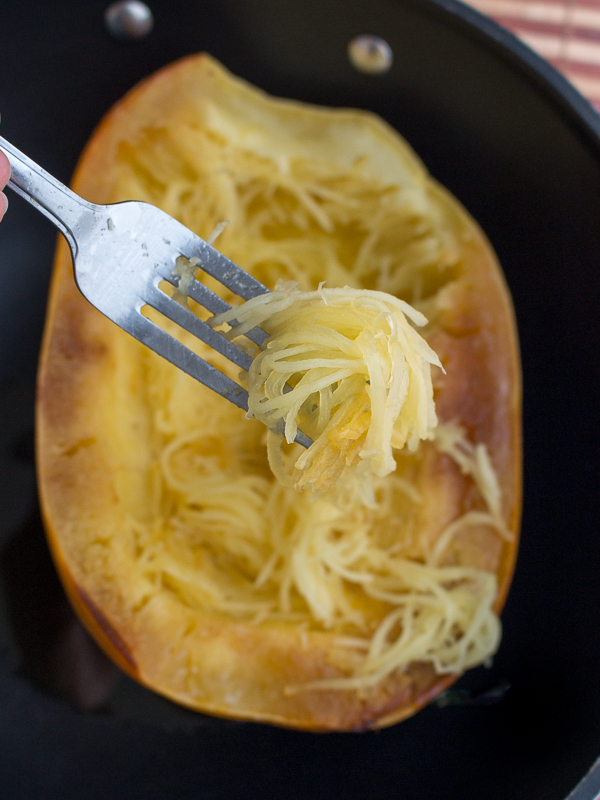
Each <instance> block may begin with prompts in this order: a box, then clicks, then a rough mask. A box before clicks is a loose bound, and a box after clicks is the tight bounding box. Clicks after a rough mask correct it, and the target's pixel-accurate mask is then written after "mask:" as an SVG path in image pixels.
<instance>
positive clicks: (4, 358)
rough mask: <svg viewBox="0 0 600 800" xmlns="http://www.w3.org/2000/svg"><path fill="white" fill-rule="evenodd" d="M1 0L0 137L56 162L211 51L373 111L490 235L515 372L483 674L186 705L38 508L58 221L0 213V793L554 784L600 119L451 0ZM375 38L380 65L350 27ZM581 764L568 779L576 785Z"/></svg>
mask: <svg viewBox="0 0 600 800" xmlns="http://www.w3.org/2000/svg"><path fill="white" fill-rule="evenodd" d="M149 2H150V4H151V6H152V10H153V12H154V16H155V29H154V32H153V33H152V34H151V35H150V36H149V37H148V38H147V39H144V40H142V41H140V42H137V43H132V42H122V41H118V40H115V39H113V38H111V37H110V36H109V35H108V34H107V33H106V31H105V30H104V28H103V22H102V15H103V11H104V7H105V4H104V2H98V1H97V0H87V2H85V3H82V2H77V0H57V2H54V3H51V2H44V1H43V0H21V2H20V3H19V4H16V3H8V2H7V0H3V1H2V0H0V110H1V111H2V114H3V119H2V133H3V135H4V136H5V137H6V138H8V139H9V140H10V141H12V142H14V143H15V144H16V145H17V146H18V147H20V148H21V149H22V150H23V151H25V152H27V153H29V154H30V155H31V156H32V157H33V158H34V159H35V160H36V161H38V162H39V163H40V164H42V165H43V166H45V167H46V168H47V169H48V170H49V171H50V172H52V173H53V174H55V175H56V176H57V177H58V178H59V179H61V180H63V181H68V179H69V176H70V174H71V172H72V170H73V168H74V166H75V162H76V159H77V156H78V154H79V152H80V151H81V148H82V147H83V145H84V143H85V141H86V140H87V138H88V137H89V135H90V133H91V131H92V129H93V127H94V125H95V124H96V123H97V121H98V120H99V119H100V117H101V116H102V114H103V113H104V112H105V111H106V110H107V109H108V108H109V106H110V105H111V104H112V103H113V102H114V101H116V100H117V99H118V98H119V97H120V96H121V95H122V94H123V93H124V92H125V91H126V90H127V89H129V88H130V87H131V86H132V85H133V84H134V83H135V82H136V81H137V80H139V79H140V78H142V77H143V76H145V75H147V74H149V73H150V72H152V71H154V70H155V69H157V68H159V67H161V66H163V65H164V64H166V63H167V62H169V61H172V60H174V59H175V58H178V57H180V56H182V55H184V54H186V53H190V52H195V51H198V50H208V51H209V52H211V53H212V54H213V55H214V56H216V57H217V58H218V59H220V60H221V61H222V62H223V63H224V64H225V65H226V66H227V67H228V68H229V69H230V70H232V71H233V72H234V73H237V74H238V75H241V76H243V77H244V78H247V79H248V80H250V81H251V82H252V83H254V84H256V85H258V86H261V87H263V88H264V89H266V90H267V91H269V92H272V93H274V94H277V95H282V96H286V97H294V98H298V99H302V100H308V101H311V102H317V103H324V104H329V105H337V106H339V105H347V106H358V107H361V108H368V109H370V110H372V111H375V112H377V113H379V114H381V115H382V116H383V117H384V118H385V119H387V120H388V121H389V122H390V123H391V124H392V125H394V126H395V127H396V128H397V129H398V130H399V131H400V132H401V133H402V134H403V135H404V136H405V137H406V138H407V139H408V140H409V141H410V142H411V143H412V145H413V146H414V147H415V149H416V150H417V152H418V153H419V154H420V155H421V157H422V158H423V160H424V161H425V163H426V164H427V166H428V167H429V169H430V171H431V172H432V173H433V175H434V176H435V177H436V178H437V179H438V180H440V181H441V182H442V183H443V184H445V185H446V186H448V188H449V189H450V190H451V191H452V192H454V194H455V195H456V196H457V197H458V198H459V199H460V200H461V201H462V202H463V203H464V204H465V205H466V207H467V208H468V209H469V210H470V211H471V213H472V214H473V215H474V216H475V218H476V219H478V220H479V222H480V223H481V225H482V226H483V228H484V230H485V231H486V232H487V234H488V236H489V237H490V239H491V241H492V243H493V244H494V246H495V248H496V250H497V252H498V255H499V257H500V261H501V262H502V264H503V267H504V270H505V272H506V276H507V279H508V282H509V284H510V288H511V290H512V292H513V295H514V299H515V305H516V310H517V316H518V322H519V329H520V335H521V344H522V350H523V368H524V376H525V417H524V423H525V506H524V520H523V534H522V546H521V552H520V556H519V561H518V566H517V570H516V575H515V580H514V584H513V588H512V591H511V593H510V596H509V600H508V604H507V606H506V610H505V612H504V614H503V623H504V628H505V633H504V640H503V643H502V646H501V648H500V652H499V653H498V656H497V657H496V658H495V659H494V664H493V667H492V668H491V669H487V670H486V669H484V668H479V669H476V670H473V671H472V672H470V673H469V674H468V675H466V676H465V677H464V678H462V679H461V680H460V682H459V683H458V684H457V686H456V688H455V689H453V690H451V692H450V693H449V694H447V695H446V696H445V697H444V698H443V699H442V702H441V703H437V704H436V703H434V704H432V705H431V706H430V707H428V708H427V709H425V710H424V711H422V712H421V713H419V714H418V715H417V716H415V717H414V718H412V719H410V720H407V721H406V722H403V723H401V724H400V725H397V726H395V727H393V728H391V729H388V730H384V731H381V732H378V733H367V734H360V735H348V734H345V735H313V734H306V733H296V732H291V731H285V730H278V729H275V728H271V727H268V726H260V725H254V724H241V723H232V722H225V721H221V720H214V719H211V718H207V717H203V716H200V715H195V714H192V713H191V712H187V711H185V710H183V709H179V708H177V707H176V706H173V705H171V704H170V703H168V702H167V701H165V700H163V699H161V698H159V697H157V696H155V695H152V694H151V693H149V692H146V691H145V690H144V689H142V688H140V687H138V686H137V685H136V684H134V683H133V682H130V681H129V680H128V679H126V678H123V677H120V676H119V675H118V673H116V672H115V671H114V668H113V667H112V666H111V665H110V664H108V663H107V662H106V661H105V660H104V658H103V657H102V655H101V654H99V653H98V651H97V650H96V649H95V647H94V646H93V644H91V643H90V641H89V639H88V638H87V635H86V634H85V633H84V632H83V630H82V629H81V627H80V626H79V625H78V623H77V622H76V621H75V619H74V618H73V616H72V614H71V612H70V610H69V608H68V605H67V604H66V602H65V600H64V597H63V595H62V593H61V590H60V587H59V585H58V582H57V580H56V577H55V575H54V572H53V568H52V565H51V562H50V560H49V557H48V554H47V551H46V548H45V543H44V539H43V534H42V530H41V525H40V523H39V519H38V516H37V504H36V495H35V483H34V471H33V460H32V437H33V433H32V418H33V386H34V379H35V368H36V359H37V351H38V346H39V339H40V335H41V329H42V324H43V316H44V305H45V297H46V291H47V282H48V277H49V273H50V267H51V262H52V251H53V245H54V231H53V230H52V229H51V226H50V224H49V223H48V224H46V222H45V221H44V220H43V219H42V218H41V217H40V216H39V215H37V214H36V213H35V211H33V210H32V209H30V208H28V207H26V204H25V203H23V202H21V201H20V200H19V198H16V197H14V196H12V197H11V206H10V209H9V212H8V214H7V216H6V218H5V220H4V222H3V223H2V225H1V226H0V269H1V270H2V283H1V286H2V290H1V293H0V468H1V470H2V473H1V479H0V509H1V514H0V576H1V585H0V589H1V591H0V600H1V603H0V623H1V624H0V798H7V800H8V799H10V800H21V798H22V799H23V800H25V798H27V800H38V798H39V799H40V800H41V799H42V798H44V799H45V800H46V799H48V800H54V799H56V800H79V798H81V800H84V798H85V800H94V798H103V799H104V798H116V799H117V800H118V798H125V797H126V798H129V799H130V800H138V798H139V800H142V799H143V800H154V799H155V798H156V800H158V799H159V798H160V800H164V799H165V798H168V799H170V798H174V799H175V800H184V798H185V799H186V800H187V798H211V800H212V798H214V799H215V800H221V799H223V800H225V798H236V800H238V799H240V798H254V797H259V796H260V797H265V798H273V799H276V798H286V800H296V799H297V800H304V799H305V798H311V800H312V799H313V798H315V799H317V800H318V799H319V798H324V799H325V798H327V799H328V800H329V799H330V798H369V800H379V799H381V800H390V798H396V797H397V798H402V799H403V800H430V799H432V798H436V800H437V799H441V798H450V799H452V800H454V799H455V798H460V800H471V799H472V800H475V798H477V800H480V799H482V798H485V800H500V799H501V800H506V798H527V800H535V799H539V800H542V799H543V800H562V799H563V798H565V797H566V796H567V795H568V794H569V792H570V791H571V790H573V788H574V787H575V786H576V785H577V784H578V782H579V781H580V779H581V778H582V776H584V775H585V773H586V772H587V770H588V769H589V768H590V766H591V765H592V763H593V762H594V759H595V758H596V756H597V755H598V753H599V752H600V676H599V674H598V673H599V669H598V664H600V624H599V622H600V614H599V610H600V602H599V601H600V580H599V575H600V570H599V565H600V536H599V535H598V533H599V532H598V514H597V507H598V500H597V498H598V488H597V484H598V480H597V473H598V467H599V466H600V464H599V455H598V422H597V398H598V395H599V390H600V356H599V352H600V334H599V330H600V325H599V322H598V314H597V311H596V309H597V305H598V298H599V296H600V277H599V276H600V264H599V261H600V122H599V120H598V118H597V117H596V114H595V112H594V111H593V110H592V109H591V107H590V106H589V105H588V104H587V103H586V102H585V101H584V100H583V99H582V98H581V97H580V96H579V95H577V93H576V92H575V91H574V90H573V89H572V88H570V87H569V85H568V84H567V83H566V82H565V81H564V80H563V79H562V78H560V76H558V74H557V73H556V72H554V71H553V70H552V69H551V68H550V67H548V66H547V65H546V64H544V63H543V62H542V61H541V60H540V59H538V58H537V57H536V56H534V55H533V54H532V53H531V52H529V51H528V50H527V49H526V48H524V47H523V46H522V45H520V44H519V43H518V42H517V41H516V40H515V39H514V38H513V37H512V36H510V35H509V34H508V33H506V32H504V31H502V30H501V29H500V28H498V27H497V26H496V25H494V24H493V23H491V22H490V21H488V20H485V19H483V18H482V17H480V16H479V15H478V14H476V13H475V12H474V11H472V10H470V9H468V8H466V7H463V6H461V5H460V4H458V3H456V2H454V0H442V1H441V2H434V1H428V0H396V2H393V1H392V0H361V2H359V1H358V0H302V1H298V2H296V3H290V2H283V1H281V2H276V0H169V2H166V0H149ZM361 33H374V34H378V35H380V36H382V37H384V38H385V39H386V40H387V41H388V42H389V44H390V45H391V47H392V49H393V52H394V66H393V68H392V70H391V71H390V72H389V73H388V74H387V75H385V76H381V77H369V76H366V75H363V74H360V73H358V72H357V71H356V70H354V69H353V68H352V67H351V66H350V64H349V62H348V59H347V56H346V46H347V43H348V41H349V40H350V39H351V38H352V37H353V36H355V35H357V34H361ZM599 786H600V779H599V776H598V774H597V773H592V774H591V775H590V777H589V778H588V779H587V781H586V782H585V783H584V784H582V785H580V786H579V788H578V789H577V790H576V793H575V795H574V798H576V800H591V798H593V797H594V796H595V790H597V789H598V787H599Z"/></svg>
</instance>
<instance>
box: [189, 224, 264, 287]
mask: <svg viewBox="0 0 600 800" xmlns="http://www.w3.org/2000/svg"><path fill="white" fill-rule="evenodd" d="M187 257H188V258H194V257H196V258H199V259H200V265H199V266H200V269H201V270H203V271H204V272H206V273H207V275H210V276H212V277H213V278H216V280H218V281H219V283H222V284H223V286H226V287H227V288H228V289H231V291H232V292H235V294H237V295H239V296H240V297H242V298H243V299H244V300H250V298H252V297H257V296H258V295H259V294H266V292H268V291H269V290H268V289H267V287H266V286H265V285H264V284H262V283H261V282H260V281H257V280H256V278H253V277H252V275H250V274H249V273H247V272H245V271H244V270H243V269H241V268H240V267H238V265H237V264H234V263H233V261H230V260H229V259H228V258H227V257H226V256H224V255H223V254H222V253H220V252H219V251H218V250H216V249H215V248H214V247H212V246H211V245H210V244H208V242H205V241H204V240H203V239H200V238H198V244H197V248H195V252H193V253H190V254H189V255H187Z"/></svg>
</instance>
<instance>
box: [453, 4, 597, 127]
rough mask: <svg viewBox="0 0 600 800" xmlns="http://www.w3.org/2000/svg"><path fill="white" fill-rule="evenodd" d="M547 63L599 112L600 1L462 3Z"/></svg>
mask: <svg viewBox="0 0 600 800" xmlns="http://www.w3.org/2000/svg"><path fill="white" fill-rule="evenodd" d="M466 1H467V2H468V3H469V4H470V5H472V6H474V7H475V8H476V9H477V10H478V11H481V12H483V13H484V14H487V15H488V16H490V17H493V18H494V19H495V20H496V22H499V23H500V24H501V25H504V27H505V28H508V29H509V30H510V31H512V32H513V33H514V34H516V35H517V36H518V37H519V38H520V39H522V40H523V41H524V42H525V43H526V44H528V45H529V46H530V47H531V48H532V49H533V50H535V51H536V52H537V53H539V55H541V56H543V57H544V58H545V59H547V60H548V61H549V62H550V63H551V64H553V65H554V66H555V67H556V68H557V69H559V70H560V71H561V72H562V73H563V75H565V76H566V77H567V78H568V79H569V80H570V81H571V83H573V84H574V85H575V86H576V87H577V89H579V91H580V92H581V93H582V94H583V95H585V96H586V97H587V98H588V100H590V102H591V103H592V105H594V106H595V107H596V109H597V110H599V111H600V0H466Z"/></svg>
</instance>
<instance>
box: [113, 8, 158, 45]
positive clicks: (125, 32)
mask: <svg viewBox="0 0 600 800" xmlns="http://www.w3.org/2000/svg"><path fill="white" fill-rule="evenodd" d="M104 22H105V24H106V27H107V29H108V32H109V33H111V34H112V35H113V36H116V37H117V38H118V39H143V38H144V36H147V35H148V34H149V33H150V31H151V30H152V26H153V25H154V19H153V17H152V12H151V11H150V9H149V8H148V6H147V5H146V4H145V3H141V2H140V0H123V1H122V2H119V3H112V4H111V5H110V6H109V7H108V8H107V9H106V11H105V12H104Z"/></svg>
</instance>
